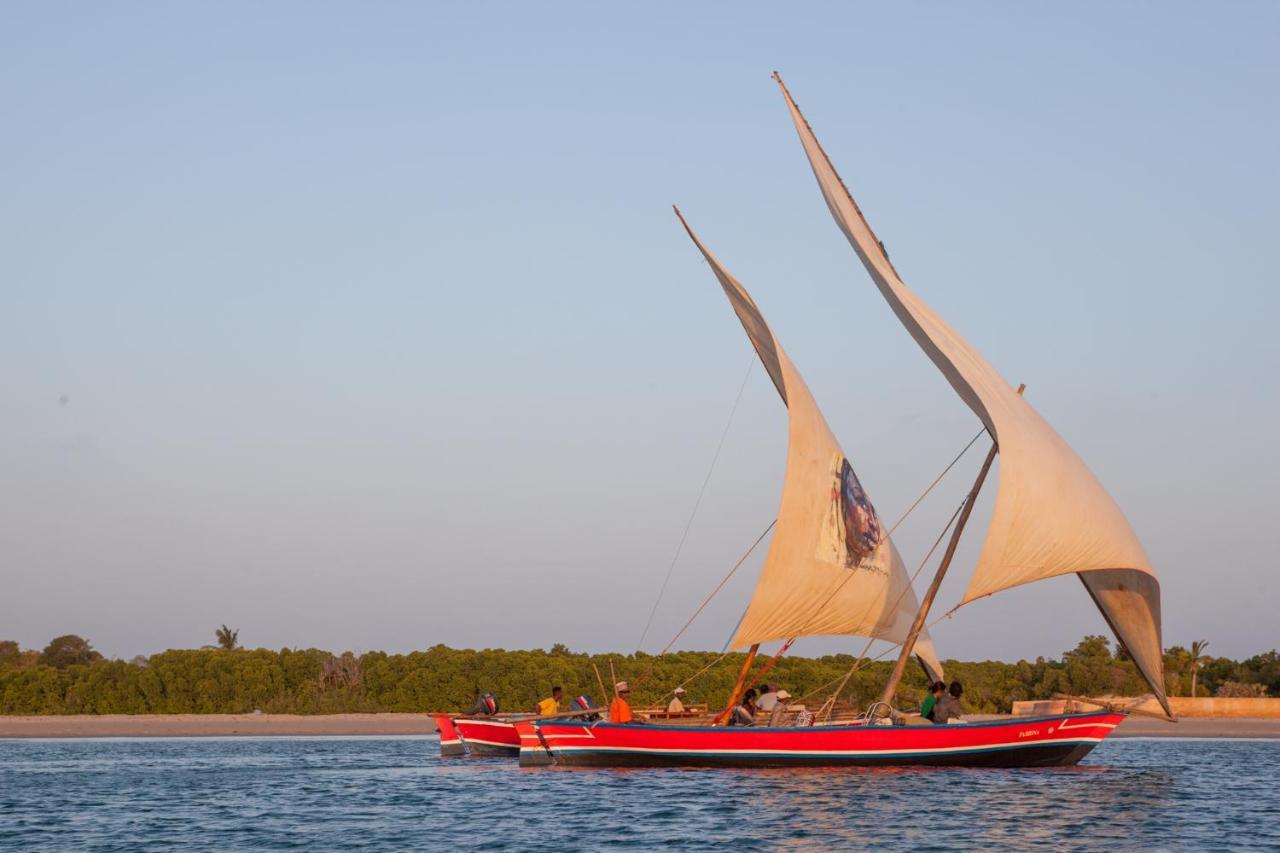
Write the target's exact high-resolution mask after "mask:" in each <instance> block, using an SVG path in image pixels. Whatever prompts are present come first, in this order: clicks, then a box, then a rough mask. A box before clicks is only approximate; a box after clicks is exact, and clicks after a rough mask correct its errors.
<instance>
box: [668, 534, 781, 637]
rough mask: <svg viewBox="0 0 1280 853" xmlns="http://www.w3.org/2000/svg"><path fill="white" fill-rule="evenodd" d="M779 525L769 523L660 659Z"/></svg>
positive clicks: (685, 624)
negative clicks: (775, 526)
mask: <svg viewBox="0 0 1280 853" xmlns="http://www.w3.org/2000/svg"><path fill="white" fill-rule="evenodd" d="M777 523H778V519H776V518H775V519H774V520H773V521H771V522H769V526H768V527H766V528H765V529H764V532H763V533H761V534H760V535H759V536H757V537H756V541H754V542H752V543H751V547H750V548H748V549H747V552H746V553H745V554H743V555H742V556H741V557H740V558H738V562H736V563H734V564H733V568H732V569H730V570H729V574H727V575H725V576H724V578H723V579H722V580H721V581H720V583H719V584H717V585H716V588H715V589H713V590H711V594H710V595H708V596H707V597H706V598H704V599H703V600H702V603H701V604H699V605H698V609H697V610H695V611H693V615H692V616H690V617H689V621H688V622H685V623H684V627H683V628H681V629H680V630H679V631H677V632H676V635H675V636H674V637H672V638H671V642H669V643H667V645H666V646H665V647H663V649H662V651H660V652H658V657H662V656H663V655H665V654H666V653H667V652H669V651H671V647H672V646H674V645H675V644H676V641H677V640H679V639H680V637H681V636H683V635H684V632H685V631H687V630H689V626H690V625H692V624H693V620H695V619H697V618H698V616H699V615H700V614H701V613H702V611H703V610H704V609H706V606H707V605H708V604H710V603H711V599H713V598H715V597H716V594H717V593H718V592H720V590H722V589H724V585H725V584H727V583H728V582H729V578H731V577H733V574H734V572H736V571H738V569H739V568H741V567H742V564H743V563H745V562H746V561H747V557H750V556H751V552H752V551H754V550H755V549H756V546H757V545H759V544H760V543H761V542H763V541H764V537H766V536H768V535H769V531H770V530H773V526H774V525H775V524H777ZM742 615H743V616H746V611H743V614H742ZM738 624H742V620H741V619H739V620H738ZM735 631H736V629H735ZM730 642H733V641H732V639H730Z"/></svg>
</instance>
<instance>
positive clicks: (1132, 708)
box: [1053, 693, 1178, 723]
mask: <svg viewBox="0 0 1280 853" xmlns="http://www.w3.org/2000/svg"><path fill="white" fill-rule="evenodd" d="M1053 698H1054V699H1065V700H1067V701H1068V702H1076V703H1080V702H1083V703H1084V704H1086V705H1097V706H1098V707H1099V708H1102V709H1103V710H1105V711H1118V712H1120V713H1122V714H1136V715H1137V716H1139V717H1152V718H1154V719H1157V720H1164V721H1165V722H1166V723H1176V722H1178V718H1177V717H1172V716H1169V715H1168V714H1157V713H1156V712H1155V711H1143V710H1142V709H1140V708H1138V707H1137V706H1138V705H1140V704H1142V703H1143V702H1145V701H1147V697H1146V696H1143V697H1141V698H1140V699H1138V700H1137V704H1134V705H1121V704H1119V703H1118V702H1112V701H1110V700H1109V699H1092V698H1090V697H1088V696H1073V695H1072V694H1070V693H1055V694H1053ZM1151 698H1152V699H1154V698H1155V696H1154V695H1152V696H1151ZM1067 713H1071V712H1070V711H1068V712H1067Z"/></svg>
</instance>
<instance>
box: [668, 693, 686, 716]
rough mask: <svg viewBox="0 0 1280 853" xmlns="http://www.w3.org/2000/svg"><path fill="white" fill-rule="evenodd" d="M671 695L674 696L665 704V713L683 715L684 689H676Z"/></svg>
mask: <svg viewBox="0 0 1280 853" xmlns="http://www.w3.org/2000/svg"><path fill="white" fill-rule="evenodd" d="M673 694H674V695H673V697H672V699H671V701H670V702H669V703H667V713H668V714H683V713H684V688H683V687H677V688H676V689H675V690H674V691H673Z"/></svg>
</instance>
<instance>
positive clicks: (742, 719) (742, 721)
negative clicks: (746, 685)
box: [729, 688, 757, 726]
mask: <svg viewBox="0 0 1280 853" xmlns="http://www.w3.org/2000/svg"><path fill="white" fill-rule="evenodd" d="M756 710H757V709H756V691H755V689H754V688H752V689H751V690H748V691H747V692H746V693H743V694H742V701H741V702H739V703H738V704H737V705H736V706H735V707H734V709H733V713H732V714H731V715H729V725H731V726H754V725H755V724H756Z"/></svg>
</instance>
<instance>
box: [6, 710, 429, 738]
mask: <svg viewBox="0 0 1280 853" xmlns="http://www.w3.org/2000/svg"><path fill="white" fill-rule="evenodd" d="M435 730H436V726H435V723H434V722H433V721H432V720H431V716H430V715H429V714H318V715H306V716H304V715H299V714H137V715H131V714H103V715H101V716H95V715H87V714H86V715H51V716H39V717H0V738H32V737H245V736H281V735H313V736H314V735H421V734H430V733H432V732H434V731H435Z"/></svg>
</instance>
